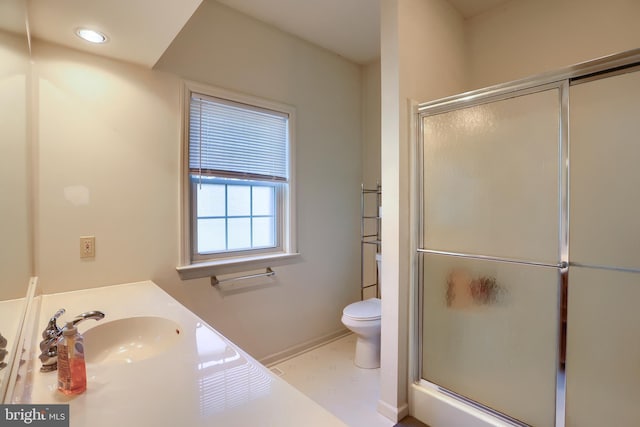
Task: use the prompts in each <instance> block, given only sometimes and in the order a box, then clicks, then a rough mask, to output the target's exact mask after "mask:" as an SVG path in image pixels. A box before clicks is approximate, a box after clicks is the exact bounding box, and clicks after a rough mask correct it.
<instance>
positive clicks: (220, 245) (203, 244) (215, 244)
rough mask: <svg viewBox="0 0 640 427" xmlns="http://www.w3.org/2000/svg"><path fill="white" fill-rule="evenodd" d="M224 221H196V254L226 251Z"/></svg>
mask: <svg viewBox="0 0 640 427" xmlns="http://www.w3.org/2000/svg"><path fill="white" fill-rule="evenodd" d="M224 228H225V227H224V219H199V220H198V253H206V252H219V251H224V250H225V249H226V245H225V240H226V239H225V229H224Z"/></svg>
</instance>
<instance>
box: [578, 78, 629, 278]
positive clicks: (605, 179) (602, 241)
mask: <svg viewBox="0 0 640 427" xmlns="http://www.w3.org/2000/svg"><path fill="white" fill-rule="evenodd" d="M570 96H571V101H570V102H571V104H570V107H571V108H570V119H571V120H570V130H571V146H570V150H571V169H570V173H571V176H570V194H571V198H570V200H571V207H570V219H569V223H570V226H571V230H570V235H569V236H570V247H571V260H572V261H574V262H578V263H581V264H587V265H604V266H616V267H624V268H634V269H640V256H638V254H640V226H638V218H640V191H638V184H639V183H640V172H639V171H640V166H639V165H638V161H639V159H640V144H639V143H638V138H639V137H638V135H640V120H638V112H640V72H635V73H631V74H624V75H620V76H615V77H609V78H606V79H602V80H596V81H592V82H589V83H583V84H580V85H576V86H572V87H571V92H570Z"/></svg>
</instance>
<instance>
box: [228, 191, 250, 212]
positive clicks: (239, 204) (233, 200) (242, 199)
mask: <svg viewBox="0 0 640 427" xmlns="http://www.w3.org/2000/svg"><path fill="white" fill-rule="evenodd" d="M227 197H228V204H229V206H228V212H227V215H229V216H241V215H244V216H247V215H251V187H250V186H248V185H229V186H227Z"/></svg>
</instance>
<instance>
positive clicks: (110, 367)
mask: <svg viewBox="0 0 640 427" xmlns="http://www.w3.org/2000/svg"><path fill="white" fill-rule="evenodd" d="M41 298H42V301H41V307H40V310H39V313H40V314H39V319H38V321H37V333H34V335H37V336H34V337H33V339H32V340H31V346H32V349H34V350H29V351H28V352H29V360H28V362H27V368H26V371H27V373H26V374H25V375H24V376H25V377H26V378H27V380H26V381H24V380H23V381H24V384H23V385H22V386H20V387H16V390H15V393H14V395H13V396H12V397H11V402H12V403H24V404H26V403H33V404H53V403H68V404H69V405H70V406H69V410H70V415H69V419H70V425H71V426H72V427H73V426H75V427H84V426H92V427H99V426H105V427H106V426H113V425H124V426H154V427H155V426H159V427H162V426H189V427H196V426H225V427H232V426H242V427H248V426H261V427H264V426H273V427H287V426H291V427H293V426H296V427H299V426H306V427H313V426H318V427H331V426H345V424H344V423H342V422H341V421H340V420H339V419H338V418H336V417H334V416H333V415H332V414H330V413H329V412H327V411H326V410H325V409H324V408H322V407H321V406H319V405H318V404H317V403H315V402H313V401H312V400H311V399H309V398H308V397H307V396H305V395H303V394H302V393H300V392H299V391H298V390H296V389H295V388H294V387H293V386H291V385H289V384H288V383H286V382H285V381H284V380H282V379H281V378H279V377H277V376H276V375H275V374H273V373H272V372H271V371H269V370H268V369H267V368H265V367H264V366H263V365H261V364H260V363H258V362H257V361H256V360H255V359H253V358H252V357H251V356H249V355H248V354H246V353H245V352H244V351H242V350H241V349H239V348H238V347H237V346H236V345H234V344H233V343H232V342H230V341H229V340H228V339H226V338H225V337H224V336H222V335H221V334H220V333H218V332H217V331H216V330H215V329H213V328H212V327H211V326H209V325H207V324H206V323H205V322H204V321H203V320H201V319H200V318H199V317H198V316H196V315H195V314H194V313H192V312H191V311H189V310H188V309H187V308H186V307H184V306H182V305H181V304H180V303H179V302H177V301H176V300H175V299H173V298H172V297H171V296H170V295H168V294H167V293H166V292H164V291H163V290H162V289H160V288H159V287H158V286H157V285H155V284H154V283H153V282H151V281H146V282H139V283H132V284H125V285H116V286H108V287H102V288H96V289H87V290H82V291H75V292H68V293H60V294H52V295H45V296H42V297H41ZM62 307H64V308H65V309H66V313H65V314H64V315H63V316H62V317H61V318H60V319H59V325H64V321H65V320H71V319H72V318H73V317H74V316H76V315H78V314H80V313H82V312H85V311H90V310H100V311H103V312H104V313H105V314H106V316H105V318H104V319H103V320H100V321H95V320H91V319H89V320H86V321H84V322H81V323H79V324H78V329H79V331H80V332H81V333H83V334H84V333H87V331H88V330H89V329H91V328H94V327H98V326H99V325H101V324H106V323H107V322H112V321H114V320H118V319H123V318H129V317H138V316H157V317H163V318H165V319H169V320H171V321H174V322H176V323H177V324H178V325H179V331H175V332H176V334H177V342H176V344H175V345H173V346H171V347H170V348H168V349H166V350H164V351H163V352H161V353H160V354H158V355H156V356H154V357H151V358H148V359H145V360H139V361H135V362H133V363H123V362H117V363H116V362H111V363H110V362H108V361H107V362H105V361H102V362H94V363H89V362H87V364H86V366H87V391H86V392H85V393H83V394H80V395H78V396H73V397H67V396H64V395H63V394H61V393H60V392H58V391H57V389H56V387H57V384H56V382H57V373H56V372H55V371H54V372H48V373H42V372H40V371H39V368H40V361H39V360H38V355H39V348H38V343H39V340H40V339H41V338H40V333H41V332H42V330H43V329H44V328H45V326H46V324H47V321H48V319H49V318H50V317H51V316H52V315H53V313H55V312H56V311H57V310H58V309H59V308H62ZM88 335H89V334H87V336H88ZM91 351H92V349H91V348H90V345H89V339H88V338H86V339H85V355H86V357H87V359H91Z"/></svg>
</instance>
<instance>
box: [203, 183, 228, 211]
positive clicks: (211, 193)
mask: <svg viewBox="0 0 640 427" xmlns="http://www.w3.org/2000/svg"><path fill="white" fill-rule="evenodd" d="M224 187H225V186H224V185H220V184H202V185H200V184H196V197H197V199H196V200H197V201H198V202H197V204H198V217H203V216H224V211H225V196H224Z"/></svg>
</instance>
